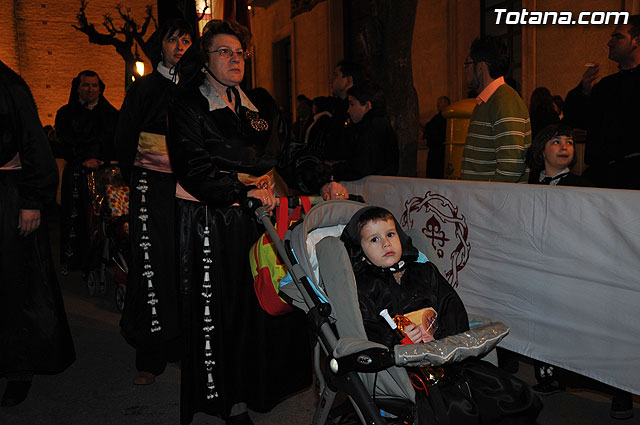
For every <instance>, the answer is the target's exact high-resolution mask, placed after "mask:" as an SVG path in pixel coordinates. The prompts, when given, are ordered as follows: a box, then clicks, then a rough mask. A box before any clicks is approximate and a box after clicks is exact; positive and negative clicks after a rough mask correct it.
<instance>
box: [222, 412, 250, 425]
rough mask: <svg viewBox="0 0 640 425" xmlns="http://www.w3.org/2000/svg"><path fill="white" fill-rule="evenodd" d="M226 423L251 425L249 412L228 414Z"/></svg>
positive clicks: (230, 424)
mask: <svg viewBox="0 0 640 425" xmlns="http://www.w3.org/2000/svg"><path fill="white" fill-rule="evenodd" d="M225 423H226V424H227V425H253V421H252V420H251V418H250V417H249V412H242V413H240V414H239V415H233V416H229V419H227V420H226V421H225Z"/></svg>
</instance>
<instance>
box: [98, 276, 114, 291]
mask: <svg viewBox="0 0 640 425" xmlns="http://www.w3.org/2000/svg"><path fill="white" fill-rule="evenodd" d="M99 276H100V275H98V292H99V293H100V295H105V294H106V293H107V285H108V284H109V282H111V281H112V280H113V279H112V278H111V274H110V273H109V272H108V271H105V272H104V277H103V278H102V279H100V278H99Z"/></svg>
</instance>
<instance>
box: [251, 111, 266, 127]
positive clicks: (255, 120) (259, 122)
mask: <svg viewBox="0 0 640 425" xmlns="http://www.w3.org/2000/svg"><path fill="white" fill-rule="evenodd" d="M247 118H248V119H249V124H251V127H252V128H253V129H254V130H255V131H267V129H268V128H269V124H268V123H267V122H266V121H265V120H263V119H262V118H260V115H258V113H257V112H254V111H251V110H247Z"/></svg>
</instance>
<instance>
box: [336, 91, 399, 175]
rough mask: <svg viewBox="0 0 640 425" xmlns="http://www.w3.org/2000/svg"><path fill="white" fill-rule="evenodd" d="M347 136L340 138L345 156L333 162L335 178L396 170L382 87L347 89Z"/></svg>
mask: <svg viewBox="0 0 640 425" xmlns="http://www.w3.org/2000/svg"><path fill="white" fill-rule="evenodd" d="M347 95H348V99H349V117H350V118H351V121H352V123H353V124H352V125H353V127H352V129H351V131H350V137H349V138H348V139H347V140H345V141H344V143H345V149H346V158H345V159H344V160H342V161H340V162H338V163H336V164H335V165H334V168H333V176H334V178H335V179H336V180H338V181H340V180H358V179H361V178H363V177H366V176H370V175H380V176H395V175H397V174H398V166H399V152H398V137H397V135H396V133H395V131H394V130H393V127H391V123H390V122H389V118H388V117H387V114H386V105H385V101H384V95H383V93H382V89H380V88H379V87H378V86H376V85H375V84H372V83H364V84H361V85H359V86H353V87H351V88H350V89H349V90H347Z"/></svg>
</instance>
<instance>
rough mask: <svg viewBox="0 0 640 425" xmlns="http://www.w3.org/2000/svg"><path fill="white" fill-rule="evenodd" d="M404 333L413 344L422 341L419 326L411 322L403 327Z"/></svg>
mask: <svg viewBox="0 0 640 425" xmlns="http://www.w3.org/2000/svg"><path fill="white" fill-rule="evenodd" d="M404 333H405V334H406V335H407V336H408V337H409V339H410V340H411V342H413V343H414V344H418V343H420V342H422V332H421V331H420V328H419V327H418V326H416V325H414V324H413V323H411V324H409V325H407V326H405V327H404Z"/></svg>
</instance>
